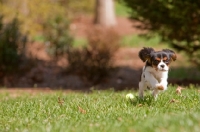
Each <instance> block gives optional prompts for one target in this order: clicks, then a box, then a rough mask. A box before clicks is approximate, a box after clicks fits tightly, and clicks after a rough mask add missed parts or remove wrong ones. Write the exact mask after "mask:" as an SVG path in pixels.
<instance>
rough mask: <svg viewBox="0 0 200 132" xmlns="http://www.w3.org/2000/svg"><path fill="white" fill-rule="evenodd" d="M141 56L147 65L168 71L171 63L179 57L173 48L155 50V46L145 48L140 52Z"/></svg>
mask: <svg viewBox="0 0 200 132" xmlns="http://www.w3.org/2000/svg"><path fill="white" fill-rule="evenodd" d="M139 57H140V59H141V60H143V61H144V62H146V65H147V66H152V67H153V68H155V69H156V70H158V71H168V70H169V65H170V63H171V62H172V61H175V60H176V58H177V57H176V54H175V52H174V51H172V50H169V49H163V50H162V51H154V49H153V48H143V49H142V50H141V51H140V52H139Z"/></svg>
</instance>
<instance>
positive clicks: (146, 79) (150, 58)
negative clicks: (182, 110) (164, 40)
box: [139, 48, 177, 98]
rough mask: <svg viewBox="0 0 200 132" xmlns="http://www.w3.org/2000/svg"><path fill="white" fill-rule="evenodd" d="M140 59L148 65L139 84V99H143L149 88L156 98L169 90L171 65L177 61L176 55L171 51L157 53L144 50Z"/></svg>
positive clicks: (150, 49)
mask: <svg viewBox="0 0 200 132" xmlns="http://www.w3.org/2000/svg"><path fill="white" fill-rule="evenodd" d="M139 57H140V59H141V60H142V61H143V62H145V63H146V64H145V66H144V67H143V69H142V75H141V80H140V82H139V97H140V98H143V93H144V90H145V89H147V87H148V88H150V89H151V90H153V93H152V95H153V96H154V97H155V98H156V97H157V95H158V93H159V92H160V91H164V90H166V89H167V84H168V82H167V78H168V71H169V65H170V63H171V62H172V61H175V60H176V58H177V57H176V54H175V52H174V51H172V50H169V49H163V50H162V51H155V50H154V49H153V48H143V49H142V50H140V52H139Z"/></svg>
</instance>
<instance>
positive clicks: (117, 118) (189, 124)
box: [0, 86, 200, 132]
mask: <svg viewBox="0 0 200 132" xmlns="http://www.w3.org/2000/svg"><path fill="white" fill-rule="evenodd" d="M175 89H176V87H175V86H170V87H169V89H168V90H167V91H165V92H164V93H162V94H160V95H159V97H158V99H157V100H156V101H155V100H154V99H153V98H152V97H151V94H150V93H149V92H147V93H146V96H145V99H144V100H139V99H138V97H137V93H135V92H134V91H122V92H115V91H113V90H106V91H93V92H91V93H75V92H71V93H64V92H61V91H60V92H55V93H49V94H44V93H43V94H38V95H34V96H30V95H28V94H20V96H15V97H13V95H12V94H9V93H6V92H4V93H1V94H0V100H1V102H0V109H1V110H0V118H1V120H0V131H4V132H5V131H9V132H16V131H20V132H22V131H32V132H34V131H40V132H42V131H44V132H46V131H52V132H57V131H91V132H93V131H99V132H102V131H109V132H112V131H113V132H118V131H119V132H122V131H137V132H142V131H143V132H145V131H148V132H155V131H158V132H160V131H170V132H177V131H185V132H187V131H193V132H195V131H196V132H197V131H199V130H200V125H199V124H200V118H199V117H200V105H199V103H200V102H199V99H200V98H199V97H200V93H199V92H198V89H196V87H195V86H190V88H187V89H184V90H183V91H182V94H181V95H178V94H176V92H175ZM130 92H131V93H133V94H134V95H135V98H134V100H132V101H131V100H127V99H126V98H125V95H126V94H127V93H130ZM58 98H60V99H58Z"/></svg>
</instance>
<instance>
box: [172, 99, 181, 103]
mask: <svg viewBox="0 0 200 132" xmlns="http://www.w3.org/2000/svg"><path fill="white" fill-rule="evenodd" d="M178 102H179V101H178V100H175V99H172V100H171V101H170V103H178Z"/></svg>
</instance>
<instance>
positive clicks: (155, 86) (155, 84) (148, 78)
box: [145, 72, 163, 98]
mask: <svg viewBox="0 0 200 132" xmlns="http://www.w3.org/2000/svg"><path fill="white" fill-rule="evenodd" d="M145 80H146V81H148V82H149V83H150V85H151V87H152V88H153V93H152V95H153V96H154V98H157V95H158V93H159V90H161V89H163V87H162V85H161V84H160V83H159V82H158V80H157V79H156V78H155V77H154V76H153V75H152V74H151V73H150V72H146V73H145Z"/></svg>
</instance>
